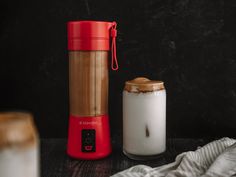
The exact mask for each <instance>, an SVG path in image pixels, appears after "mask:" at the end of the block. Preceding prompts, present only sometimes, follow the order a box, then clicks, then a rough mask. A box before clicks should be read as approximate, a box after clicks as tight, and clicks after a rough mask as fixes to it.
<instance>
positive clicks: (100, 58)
mask: <svg viewBox="0 0 236 177" xmlns="http://www.w3.org/2000/svg"><path fill="white" fill-rule="evenodd" d="M69 57H70V59H69V84H70V113H71V114H72V115H75V116H99V115H104V114H107V113H108V63H107V62H108V52H107V51H71V52H70V54H69Z"/></svg>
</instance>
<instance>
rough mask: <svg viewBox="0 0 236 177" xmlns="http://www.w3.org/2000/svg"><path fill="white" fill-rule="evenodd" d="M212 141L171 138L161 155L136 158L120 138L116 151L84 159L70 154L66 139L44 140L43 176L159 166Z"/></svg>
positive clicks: (93, 175) (87, 176) (99, 175)
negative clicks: (150, 157) (124, 151)
mask: <svg viewBox="0 0 236 177" xmlns="http://www.w3.org/2000/svg"><path fill="white" fill-rule="evenodd" d="M207 142H209V140H206V139H205V140H203V139H169V140H168V141H167V151H166V152H165V153H164V154H162V155H160V156H159V158H158V159H155V160H150V161H134V160H130V159H128V158H127V157H126V156H125V155H124V154H123V152H122V145H121V142H120V141H114V142H113V152H112V154H111V155H110V156H109V157H107V158H105V159H101V160H95V161H84V160H77V159H71V158H70V157H68V156H67V154H66V139H43V140H41V176H42V177H108V176H110V175H112V174H114V173H117V172H119V171H122V170H125V169H127V168H129V167H131V166H134V165H138V164H144V165H149V166H151V167H157V166H160V165H164V164H167V163H170V162H173V161H174V159H175V157H176V155H178V154H180V153H181V152H184V151H190V150H195V149H196V148H197V147H198V146H202V145H204V144H206V143H207Z"/></svg>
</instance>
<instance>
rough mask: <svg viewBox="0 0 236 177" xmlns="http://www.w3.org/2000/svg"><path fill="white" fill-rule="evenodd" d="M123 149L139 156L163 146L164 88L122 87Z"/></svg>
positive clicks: (164, 119) (149, 153)
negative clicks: (136, 91) (132, 88)
mask: <svg viewBox="0 0 236 177" xmlns="http://www.w3.org/2000/svg"><path fill="white" fill-rule="evenodd" d="M123 149H124V151H125V152H126V153H129V154H133V155H141V156H150V155H157V154H160V153H162V152H164V151H165V149H166V91H165V90H164V89H163V90H157V91H152V92H138V93H133V92H128V91H126V90H124V91H123Z"/></svg>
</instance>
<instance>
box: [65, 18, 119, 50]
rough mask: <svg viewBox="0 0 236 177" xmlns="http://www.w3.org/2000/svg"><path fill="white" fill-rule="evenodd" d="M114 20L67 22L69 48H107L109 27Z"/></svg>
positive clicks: (112, 24)
mask: <svg viewBox="0 0 236 177" xmlns="http://www.w3.org/2000/svg"><path fill="white" fill-rule="evenodd" d="M114 25H116V23H115V22H102V21H71V22H68V49H69V50H109V48H110V47H109V38H110V29H111V28H112V27H113V26H114Z"/></svg>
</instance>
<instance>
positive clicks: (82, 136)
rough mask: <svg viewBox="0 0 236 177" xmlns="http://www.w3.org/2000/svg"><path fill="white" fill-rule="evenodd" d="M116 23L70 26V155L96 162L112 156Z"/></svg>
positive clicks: (82, 22) (68, 147)
mask: <svg viewBox="0 0 236 177" xmlns="http://www.w3.org/2000/svg"><path fill="white" fill-rule="evenodd" d="M114 24H115V23H114V22H113V23H111V22H97V21H74V22H69V23H68V48H69V95H70V96H69V98H70V102H69V103H70V116H69V132H68V146H67V153H68V155H70V156H71V157H74V158H79V159H87V160H92V159H99V158H103V157H106V156H107V155H109V154H110V153H111V141H110V127H109V116H108V82H109V76H108V53H109V37H110V31H111V29H112V27H114ZM115 25H116V24H115Z"/></svg>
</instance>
